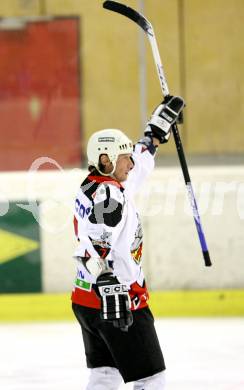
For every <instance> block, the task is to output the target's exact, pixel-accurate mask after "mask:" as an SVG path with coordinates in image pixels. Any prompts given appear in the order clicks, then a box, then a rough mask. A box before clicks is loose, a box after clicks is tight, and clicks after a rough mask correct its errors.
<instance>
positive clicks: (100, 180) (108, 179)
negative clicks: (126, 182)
mask: <svg viewBox="0 0 244 390" xmlns="http://www.w3.org/2000/svg"><path fill="white" fill-rule="evenodd" d="M88 179H89V180H90V181H95V182H96V183H103V182H109V184H112V185H114V186H115V187H117V188H124V187H123V186H122V184H121V183H120V182H119V181H117V180H115V179H113V178H112V177H110V176H91V175H89V176H88Z"/></svg>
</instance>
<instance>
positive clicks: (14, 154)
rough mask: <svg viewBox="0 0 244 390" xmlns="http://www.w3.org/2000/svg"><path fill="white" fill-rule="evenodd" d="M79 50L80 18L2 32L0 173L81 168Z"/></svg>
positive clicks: (0, 50) (0, 57)
mask: <svg viewBox="0 0 244 390" xmlns="http://www.w3.org/2000/svg"><path fill="white" fill-rule="evenodd" d="M79 45H80V43H79V19H78V18H57V19H53V20H50V21H40V22H29V23H27V24H26V26H25V27H24V28H23V29H18V30H6V31H3V30H1V31H0V135H1V141H0V170H2V171H3V170H4V171H9V170H27V169H29V168H30V166H31V164H32V163H33V161H34V160H36V159H37V158H40V157H49V158H51V159H54V160H56V161H57V163H58V164H59V165H61V166H62V167H71V166H80V164H81V118H80V74H79V73H80V67H79ZM42 168H44V169H48V168H56V169H57V167H56V166H54V165H52V166H51V165H50V164H44V165H43V166H42Z"/></svg>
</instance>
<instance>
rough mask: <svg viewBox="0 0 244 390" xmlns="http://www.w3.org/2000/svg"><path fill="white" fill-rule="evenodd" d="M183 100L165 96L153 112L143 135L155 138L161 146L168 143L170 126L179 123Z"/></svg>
mask: <svg viewBox="0 0 244 390" xmlns="http://www.w3.org/2000/svg"><path fill="white" fill-rule="evenodd" d="M184 106H185V102H184V100H183V99H182V98H181V97H179V96H167V97H166V99H165V100H164V101H163V102H162V103H161V104H159V106H158V107H157V108H156V109H155V110H154V112H153V113H152V116H151V118H150V120H149V121H148V123H147V127H146V129H145V134H146V135H150V136H151V137H154V138H157V139H158V140H159V142H160V143H161V144H164V143H165V142H168V140H169V137H170V130H171V126H172V125H173V124H174V123H175V122H181V118H182V110H183V108H184Z"/></svg>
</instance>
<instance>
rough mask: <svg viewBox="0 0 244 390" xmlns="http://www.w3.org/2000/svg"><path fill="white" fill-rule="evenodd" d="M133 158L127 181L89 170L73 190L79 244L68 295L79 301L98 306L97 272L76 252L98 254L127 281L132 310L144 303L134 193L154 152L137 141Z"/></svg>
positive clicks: (150, 165) (140, 237)
mask: <svg viewBox="0 0 244 390" xmlns="http://www.w3.org/2000/svg"><path fill="white" fill-rule="evenodd" d="M154 151H155V150H154ZM132 158H133V161H134V167H133V169H132V170H131V171H130V173H129V175H128V179H127V181H126V182H123V183H119V182H118V181H116V180H114V179H113V178H111V177H108V176H102V175H96V176H94V174H92V173H91V174H89V175H88V176H87V178H86V179H85V180H84V182H83V183H82V184H81V187H80V189H79V192H78V194H77V198H76V200H75V213H74V228H75V234H76V237H77V239H78V241H79V246H78V248H77V250H76V251H75V254H74V257H75V258H76V259H77V275H76V280H75V284H74V288H73V292H72V301H73V302H74V303H77V304H79V305H83V306H88V307H93V308H100V299H99V297H98V296H97V294H96V292H95V289H94V288H95V284H96V278H95V277H94V276H93V275H91V274H90V273H89V272H88V271H87V269H86V267H85V266H84V262H83V261H81V258H85V259H87V258H90V257H98V258H102V259H104V261H106V262H107V264H108V265H109V267H110V268H112V269H113V273H114V275H116V277H117V278H118V280H119V281H120V282H123V283H125V284H127V286H128V287H129V289H130V290H129V293H130V296H131V301H132V310H135V309H138V308H142V307H145V306H147V299H148V292H147V288H146V284H145V280H144V275H143V271H142V267H141V261H142V247H143V235H142V226H141V222H140V218H139V215H138V213H137V210H136V207H135V205H134V199H133V197H134V195H135V193H136V192H138V191H140V189H141V188H142V185H143V184H144V181H145V179H146V178H147V176H148V175H149V174H150V173H151V171H152V170H153V168H154V155H153V153H152V151H151V152H150V151H149V150H148V148H147V147H146V146H145V145H143V144H140V143H138V144H136V145H135V148H134V152H133V155H132Z"/></svg>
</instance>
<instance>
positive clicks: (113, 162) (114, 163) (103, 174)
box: [96, 160, 116, 178]
mask: <svg viewBox="0 0 244 390" xmlns="http://www.w3.org/2000/svg"><path fill="white" fill-rule="evenodd" d="M110 162H111V164H112V165H113V169H112V171H111V172H109V173H105V172H102V171H100V169H99V168H98V167H96V169H97V170H98V172H99V173H100V174H101V175H102V176H112V177H113V178H114V176H113V174H114V172H115V169H116V160H115V161H114V160H113V161H110Z"/></svg>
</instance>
